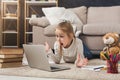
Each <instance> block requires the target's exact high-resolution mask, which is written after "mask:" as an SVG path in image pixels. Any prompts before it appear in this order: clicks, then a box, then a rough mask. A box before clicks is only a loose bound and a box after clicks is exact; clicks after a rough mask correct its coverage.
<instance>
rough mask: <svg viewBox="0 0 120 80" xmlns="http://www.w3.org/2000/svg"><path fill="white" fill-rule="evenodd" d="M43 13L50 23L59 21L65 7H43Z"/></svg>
mask: <svg viewBox="0 0 120 80" xmlns="http://www.w3.org/2000/svg"><path fill="white" fill-rule="evenodd" d="M42 11H43V13H44V14H45V16H46V17H47V19H48V20H49V22H50V24H51V25H53V24H57V23H59V18H60V17H61V16H62V15H63V13H64V11H65V8H64V7H50V8H42Z"/></svg>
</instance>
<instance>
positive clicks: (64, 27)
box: [56, 21, 75, 37]
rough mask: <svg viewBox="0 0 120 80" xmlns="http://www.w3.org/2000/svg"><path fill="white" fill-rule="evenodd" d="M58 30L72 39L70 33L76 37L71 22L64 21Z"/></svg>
mask: <svg viewBox="0 0 120 80" xmlns="http://www.w3.org/2000/svg"><path fill="white" fill-rule="evenodd" d="M56 29H59V30H61V31H63V32H64V33H66V34H67V35H68V37H71V36H70V33H72V34H73V37H75V34H74V31H73V27H72V25H71V23H70V21H63V22H61V23H59V24H58V26H57V27H56Z"/></svg>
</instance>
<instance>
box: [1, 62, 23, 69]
mask: <svg viewBox="0 0 120 80" xmlns="http://www.w3.org/2000/svg"><path fill="white" fill-rule="evenodd" d="M20 66H22V62H9V63H0V68H11V67H20Z"/></svg>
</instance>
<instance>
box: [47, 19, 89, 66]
mask: <svg viewBox="0 0 120 80" xmlns="http://www.w3.org/2000/svg"><path fill="white" fill-rule="evenodd" d="M55 34H56V42H55V43H54V53H53V51H52V49H51V48H50V47H49V45H48V43H47V42H46V43H45V45H46V51H47V53H48V55H49V56H51V58H52V60H53V61H54V62H55V63H57V64H59V63H60V61H61V58H62V57H63V60H64V61H65V62H67V63H75V65H76V66H77V67H82V66H85V65H86V64H87V62H88V60H87V58H84V55H83V44H82V41H81V40H80V39H78V38H75V35H74V31H73V27H72V25H71V24H70V22H68V21H64V22H61V23H59V24H58V26H57V27H56V30H55Z"/></svg>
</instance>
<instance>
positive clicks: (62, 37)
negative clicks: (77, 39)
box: [55, 29, 72, 48]
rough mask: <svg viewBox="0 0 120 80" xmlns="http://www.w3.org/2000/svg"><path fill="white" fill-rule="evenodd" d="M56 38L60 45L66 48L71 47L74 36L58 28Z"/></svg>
mask: <svg viewBox="0 0 120 80" xmlns="http://www.w3.org/2000/svg"><path fill="white" fill-rule="evenodd" d="M55 34H56V39H57V41H59V42H60V45H61V46H63V47H64V48H66V47H69V46H70V44H71V41H72V38H71V37H69V36H68V35H67V34H66V33H65V32H63V31H62V30H59V29H56V31H55Z"/></svg>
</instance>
